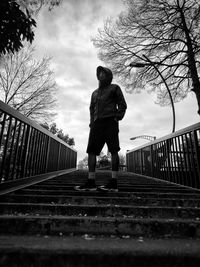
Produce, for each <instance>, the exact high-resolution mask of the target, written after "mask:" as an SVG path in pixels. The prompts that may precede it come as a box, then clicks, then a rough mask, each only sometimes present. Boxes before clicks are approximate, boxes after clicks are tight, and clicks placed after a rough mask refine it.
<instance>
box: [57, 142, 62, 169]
mask: <svg viewBox="0 0 200 267" xmlns="http://www.w3.org/2000/svg"><path fill="white" fill-rule="evenodd" d="M60 150H61V144H60V143H59V144H58V160H57V171H58V170H59V162H60Z"/></svg>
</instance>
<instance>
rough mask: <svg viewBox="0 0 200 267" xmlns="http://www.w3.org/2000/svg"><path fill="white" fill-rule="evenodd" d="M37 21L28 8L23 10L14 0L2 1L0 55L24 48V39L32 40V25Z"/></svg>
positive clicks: (0, 6)
mask: <svg viewBox="0 0 200 267" xmlns="http://www.w3.org/2000/svg"><path fill="white" fill-rule="evenodd" d="M33 26H34V27H36V22H35V20H34V19H32V18H31V16H30V14H29V12H28V10H26V11H24V12H23V11H22V10H21V9H20V6H19V5H18V4H17V3H16V1H13V0H1V1H0V40H1V42H0V55H1V54H6V53H9V52H12V53H14V52H16V51H19V50H20V49H21V48H22V46H23V45H22V42H23V40H27V41H28V42H30V43H31V42H32V41H33V38H34V33H33V30H32V27H33Z"/></svg>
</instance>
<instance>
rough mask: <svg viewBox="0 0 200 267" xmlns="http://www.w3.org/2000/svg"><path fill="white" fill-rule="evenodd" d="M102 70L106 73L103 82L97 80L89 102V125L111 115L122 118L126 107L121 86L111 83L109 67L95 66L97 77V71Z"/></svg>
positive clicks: (111, 75)
mask: <svg viewBox="0 0 200 267" xmlns="http://www.w3.org/2000/svg"><path fill="white" fill-rule="evenodd" d="M101 70H103V71H104V72H105V74H106V79H105V80H104V81H103V82H100V81H99V88H97V89H96V90H95V91H94V92H93V93H92V96H91V102H90V126H92V125H93V123H94V122H95V121H96V120H97V119H104V118H109V117H113V118H116V119H117V120H122V119H123V117H124V114H125V111H126V108H127V105H126V101H125V99H124V96H123V93H122V91H121V88H120V87H119V86H118V85H117V84H112V83H111V82H112V79H113V74H112V72H111V70H110V69H108V68H105V67H102V66H99V67H97V72H96V74H97V79H98V80H99V78H98V77H99V73H100V71H101Z"/></svg>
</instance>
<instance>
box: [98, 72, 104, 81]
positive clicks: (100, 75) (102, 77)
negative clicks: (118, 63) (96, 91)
mask: <svg viewBox="0 0 200 267" xmlns="http://www.w3.org/2000/svg"><path fill="white" fill-rule="evenodd" d="M105 78H106V74H105V72H104V71H100V72H99V81H104V80H105Z"/></svg>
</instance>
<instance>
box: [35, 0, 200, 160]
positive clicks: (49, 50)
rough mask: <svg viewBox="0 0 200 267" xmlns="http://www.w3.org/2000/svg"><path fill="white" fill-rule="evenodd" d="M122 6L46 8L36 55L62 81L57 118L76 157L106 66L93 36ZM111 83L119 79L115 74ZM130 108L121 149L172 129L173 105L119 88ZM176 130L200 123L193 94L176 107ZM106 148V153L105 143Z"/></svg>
mask: <svg viewBox="0 0 200 267" xmlns="http://www.w3.org/2000/svg"><path fill="white" fill-rule="evenodd" d="M123 9H124V5H123V2H122V0H101V1H100V0H63V3H62V5H61V6H59V7H57V8H55V9H54V10H53V11H51V12H48V11H47V10H45V9H44V10H42V11H41V13H40V14H39V16H38V18H37V29H36V31H35V41H34V45H35V46H36V56H37V57H38V58H40V57H42V56H43V55H48V56H51V57H52V66H51V68H52V69H53V70H54V72H55V78H56V82H57V84H58V92H57V99H58V110H57V113H58V116H57V118H56V120H55V121H56V123H57V125H58V127H59V128H62V129H63V131H64V132H65V133H68V134H69V136H70V137H74V139H75V149H76V150H77V151H78V161H79V160H81V159H83V158H84V157H85V156H86V152H85V150H86V146H87V140H88V133H89V127H88V125H89V104H90V97H91V93H92V92H93V90H95V89H96V88H97V84H98V83H97V79H96V67H97V66H98V65H103V63H102V62H101V61H100V60H99V59H98V57H97V52H98V51H97V50H96V49H95V48H94V46H93V44H92V42H91V37H92V36H95V35H96V34H97V30H98V28H101V27H102V26H103V23H104V21H105V20H106V18H108V17H113V18H115V17H116V16H117V15H118V14H119V13H120V12H121V11H123ZM113 82H114V83H115V82H116V80H115V77H114V80H113ZM121 88H122V91H123V93H124V97H125V99H126V102H127V105H128V109H127V112H126V115H125V117H124V119H123V121H122V122H121V123H120V145H121V153H122V154H124V155H125V153H126V150H130V149H133V148H135V147H137V146H139V145H141V144H144V143H146V142H147V140H143V139H136V140H135V141H131V140H130V138H131V137H133V136H139V135H143V134H145V135H152V136H156V137H157V138H159V137H162V136H165V135H168V134H169V133H171V131H172V110H171V107H160V106H158V105H156V104H155V103H154V101H155V96H153V95H150V94H147V93H145V92H144V93H142V94H128V93H126V92H125V88H123V86H121ZM175 109H176V130H179V129H182V128H184V127H186V126H189V125H191V124H194V123H197V122H199V116H198V115H197V103H196V98H195V96H194V95H193V94H190V95H188V97H187V99H185V100H184V101H183V102H181V103H178V104H176V105H175ZM104 152H105V153H106V152H107V149H106V147H105V148H104Z"/></svg>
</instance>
